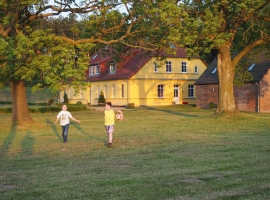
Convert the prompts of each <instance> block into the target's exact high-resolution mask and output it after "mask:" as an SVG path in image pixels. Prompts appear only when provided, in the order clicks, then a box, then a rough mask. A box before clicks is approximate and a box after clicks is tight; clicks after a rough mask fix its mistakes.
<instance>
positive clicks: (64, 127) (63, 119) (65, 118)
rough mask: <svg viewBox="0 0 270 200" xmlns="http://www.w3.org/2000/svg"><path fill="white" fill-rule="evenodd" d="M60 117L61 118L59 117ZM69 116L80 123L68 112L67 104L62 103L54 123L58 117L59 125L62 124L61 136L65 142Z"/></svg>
mask: <svg viewBox="0 0 270 200" xmlns="http://www.w3.org/2000/svg"><path fill="white" fill-rule="evenodd" d="M60 118H61V119H60ZM69 118H71V119H73V120H74V121H75V122H78V123H80V122H81V121H80V120H77V119H75V118H74V117H72V115H71V114H70V112H68V111H67V106H66V105H63V106H62V111H60V112H59V113H58V115H57V117H56V121H55V123H54V124H56V123H57V121H58V119H60V125H61V126H62V137H63V141H64V142H67V137H68V128H69Z"/></svg>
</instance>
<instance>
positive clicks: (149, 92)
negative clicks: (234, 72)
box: [67, 58, 206, 106]
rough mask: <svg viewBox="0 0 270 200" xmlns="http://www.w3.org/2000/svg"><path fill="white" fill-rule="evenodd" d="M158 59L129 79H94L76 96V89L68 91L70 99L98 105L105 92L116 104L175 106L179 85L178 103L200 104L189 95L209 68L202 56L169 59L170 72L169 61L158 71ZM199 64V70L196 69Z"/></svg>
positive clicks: (194, 90) (109, 99)
mask: <svg viewBox="0 0 270 200" xmlns="http://www.w3.org/2000/svg"><path fill="white" fill-rule="evenodd" d="M155 61H156V59H155V58H152V59H150V60H149V61H148V62H147V63H146V64H145V65H144V66H143V67H142V68H141V69H140V70H139V71H138V72H137V73H136V74H135V75H133V76H132V77H131V78H130V79H125V80H107V81H97V82H92V83H91V87H89V88H88V89H87V90H86V91H83V92H81V93H80V95H79V96H77V97H75V96H74V91H72V89H71V90H69V91H67V94H68V98H69V99H70V102H74V103H76V102H77V101H81V102H83V103H86V104H91V105H97V104H98V97H99V94H100V92H101V91H103V93H104V96H105V99H106V101H110V102H112V104H113V106H125V105H127V104H128V103H134V104H135V106H156V105H171V104H172V103H174V102H176V101H175V97H174V92H175V86H178V94H179V101H177V102H176V103H179V104H182V103H188V104H196V97H195V96H194V97H189V96H188V89H189V85H193V93H194V95H195V94H196V87H195V86H194V83H195V81H196V80H197V79H198V78H199V76H200V75H201V74H202V73H203V72H204V70H205V69H206V65H205V64H204V63H203V62H202V61H201V60H200V59H193V60H189V59H187V58H167V61H170V62H171V64H172V71H171V72H166V66H165V63H164V64H163V65H162V66H161V67H160V68H158V70H157V71H154V63H155ZM181 62H186V64H187V72H185V73H182V72H181ZM195 66H197V70H198V71H197V72H195ZM158 85H163V89H164V95H163V97H161V98H160V97H158ZM83 99H84V100H83Z"/></svg>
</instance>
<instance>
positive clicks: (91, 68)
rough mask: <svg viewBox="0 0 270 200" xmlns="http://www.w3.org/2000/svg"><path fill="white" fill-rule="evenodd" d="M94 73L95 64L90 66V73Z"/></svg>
mask: <svg viewBox="0 0 270 200" xmlns="http://www.w3.org/2000/svg"><path fill="white" fill-rule="evenodd" d="M93 74H94V66H90V67H89V75H93Z"/></svg>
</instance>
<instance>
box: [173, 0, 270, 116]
mask: <svg viewBox="0 0 270 200" xmlns="http://www.w3.org/2000/svg"><path fill="white" fill-rule="evenodd" d="M177 7H178V9H179V13H180V12H181V14H179V16H178V17H176V16H177V15H175V18H176V19H177V20H178V22H179V23H176V24H175V25H174V26H172V29H171V30H170V35H171V39H172V40H173V42H176V43H178V44H181V45H184V46H186V47H189V48H190V49H189V52H190V54H199V52H202V51H204V52H209V51H211V49H216V50H217V51H218V63H217V64H218V78H219V103H218V108H217V112H218V113H228V112H235V111H236V107H235V101H234V95H233V80H234V75H235V67H236V65H237V64H238V63H239V61H240V60H241V58H243V56H245V55H246V54H247V53H248V52H249V51H250V50H251V49H253V48H256V47H258V46H260V45H269V43H270V16H269V15H270V1H269V0H266V1H265V0H239V1H235V0H214V1H213V0H196V1H195V0H194V1H189V0H186V1H183V2H182V3H181V1H177ZM172 36H173V37H172ZM232 50H237V51H238V54H237V55H236V56H235V57H234V58H232V57H231V53H232Z"/></svg>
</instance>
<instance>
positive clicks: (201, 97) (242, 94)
mask: <svg viewBox="0 0 270 200" xmlns="http://www.w3.org/2000/svg"><path fill="white" fill-rule="evenodd" d="M268 78H269V79H270V74H269V77H268ZM268 92H269V93H268V95H269V96H270V91H268ZM196 97H197V99H196V106H197V107H198V108H209V107H210V102H213V103H214V104H215V105H217V104H218V85H217V84H212V85H196ZM234 97H235V106H236V109H237V110H241V111H251V112H257V110H258V108H257V103H258V102H257V100H258V85H256V83H248V84H245V85H244V86H235V87H234ZM268 99H269V98H268ZM268 108H269V109H270V105H269V107H268Z"/></svg>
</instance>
